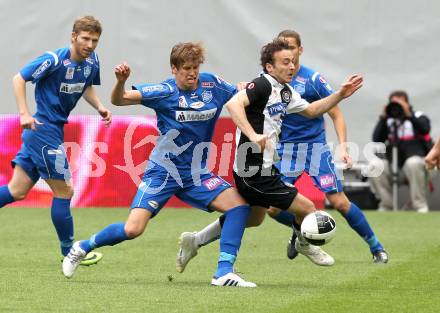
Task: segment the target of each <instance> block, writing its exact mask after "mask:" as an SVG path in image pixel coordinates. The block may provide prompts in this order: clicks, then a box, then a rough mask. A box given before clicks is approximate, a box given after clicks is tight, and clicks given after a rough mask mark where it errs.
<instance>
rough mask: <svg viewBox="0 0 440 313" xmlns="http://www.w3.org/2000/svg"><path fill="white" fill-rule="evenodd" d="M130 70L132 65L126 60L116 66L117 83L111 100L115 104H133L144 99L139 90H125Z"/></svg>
mask: <svg viewBox="0 0 440 313" xmlns="http://www.w3.org/2000/svg"><path fill="white" fill-rule="evenodd" d="M130 72H131V70H130V66H129V65H128V64H127V63H125V62H124V63H122V64H119V65H116V66H115V76H116V84H115V85H114V86H113V90H112V95H111V102H112V103H113V104H114V105H117V106H124V105H132V104H139V103H141V101H142V94H141V93H140V92H139V91H138V90H125V82H126V81H127V78H128V77H129V76H130Z"/></svg>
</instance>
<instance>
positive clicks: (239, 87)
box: [236, 82, 249, 91]
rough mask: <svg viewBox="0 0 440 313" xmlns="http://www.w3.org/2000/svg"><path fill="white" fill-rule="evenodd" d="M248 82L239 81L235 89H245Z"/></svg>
mask: <svg viewBox="0 0 440 313" xmlns="http://www.w3.org/2000/svg"><path fill="white" fill-rule="evenodd" d="M248 84H249V82H239V83H238V84H237V86H236V87H237V90H238V91H242V90H243V89H246V87H247V85H248Z"/></svg>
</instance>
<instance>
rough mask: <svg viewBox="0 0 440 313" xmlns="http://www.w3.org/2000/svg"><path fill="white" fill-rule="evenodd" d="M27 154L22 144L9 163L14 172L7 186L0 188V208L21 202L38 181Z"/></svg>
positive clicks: (38, 176)
mask: <svg viewBox="0 0 440 313" xmlns="http://www.w3.org/2000/svg"><path fill="white" fill-rule="evenodd" d="M29 153H30V152H29V150H28V149H27V148H26V146H25V145H24V144H23V145H22V146H21V149H20V151H19V152H18V153H17V155H16V156H15V159H13V160H12V161H11V165H12V167H14V172H13V174H12V178H11V180H10V181H9V183H8V185H6V186H1V187H0V208H1V207H3V206H5V205H7V204H9V203H12V202H14V201H18V200H23V199H24V198H25V197H26V195H27V194H28V193H29V191H30V190H31V189H32V187H33V186H34V185H35V183H36V182H37V181H38V180H39V179H40V175H39V173H38V171H37V169H36V167H35V164H34V162H33V161H32V159H31V157H30V154H29Z"/></svg>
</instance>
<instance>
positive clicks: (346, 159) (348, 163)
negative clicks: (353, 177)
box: [341, 150, 353, 169]
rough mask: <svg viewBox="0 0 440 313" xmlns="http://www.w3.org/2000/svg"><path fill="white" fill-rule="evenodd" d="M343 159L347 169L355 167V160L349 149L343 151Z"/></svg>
mask: <svg viewBox="0 0 440 313" xmlns="http://www.w3.org/2000/svg"><path fill="white" fill-rule="evenodd" d="M341 161H342V162H343V163H344V164H345V169H350V168H352V167H353V160H352V159H351V156H350V154H349V153H348V151H347V150H345V151H342V152H341Z"/></svg>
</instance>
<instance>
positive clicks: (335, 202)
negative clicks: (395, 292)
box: [268, 30, 388, 263]
mask: <svg viewBox="0 0 440 313" xmlns="http://www.w3.org/2000/svg"><path fill="white" fill-rule="evenodd" d="M278 37H279V38H283V39H285V40H286V41H287V42H288V43H289V46H290V47H291V48H292V50H293V51H294V54H295V75H294V77H293V79H292V81H291V83H290V85H291V86H292V87H293V88H294V90H295V91H296V92H298V93H299V94H300V95H301V97H302V98H304V99H305V100H307V101H308V102H313V101H316V100H319V99H322V98H325V97H327V96H329V95H331V94H332V93H333V89H332V88H331V87H330V85H329V84H328V83H327V81H326V80H325V79H324V78H323V77H322V76H321V74H319V73H318V72H316V71H314V70H312V69H310V68H308V67H306V66H304V65H302V64H300V57H301V54H302V52H303V47H302V45H301V37H300V35H299V34H298V33H297V32H296V31H293V30H284V31H282V32H280V33H279V34H278ZM328 114H329V115H330V117H331V118H332V120H333V124H334V126H335V130H336V134H337V136H338V140H339V143H340V148H341V158H342V161H343V162H344V163H346V165H347V166H348V167H351V162H352V161H351V158H350V155H349V153H348V151H347V146H346V141H347V134H346V125H345V121H344V117H343V114H342V111H341V110H340V109H339V107H337V106H336V107H334V108H333V109H332V110H330V111H329V112H328ZM314 153H315V154H316V155H314ZM278 154H279V156H280V158H281V160H283V159H288V160H291V161H290V162H282V161H281V162H280V163H278V164H277V167H278V169H280V171H281V172H282V173H283V174H284V175H285V177H284V181H285V182H287V183H290V184H295V182H296V181H297V179H298V178H299V177H300V176H301V175H302V173H303V172H307V173H308V174H309V175H310V177H311V178H312V179H313V181H314V184H315V186H317V187H318V188H319V189H320V190H321V191H323V192H324V193H325V194H326V197H327V199H328V201H329V202H330V204H331V205H332V206H333V207H334V208H335V209H336V210H338V212H339V213H341V214H342V216H343V217H344V218H345V219H346V220H347V222H348V224H349V225H350V227H351V228H352V229H353V230H354V231H356V232H357V233H358V235H359V236H360V237H361V238H363V239H364V240H365V242H366V243H367V244H368V246H369V248H370V251H371V253H372V255H373V261H374V262H375V263H387V262H388V254H387V252H386V251H385V250H384V248H383V246H382V244H381V243H380V242H379V240H378V239H377V238H376V236H375V234H374V232H373V230H372V229H371V227H370V225H369V223H368V221H367V219H366V217H365V216H364V214H363V213H362V211H361V210H360V208H359V207H358V206H357V205H356V204H354V203H352V202H350V200H349V199H348V198H347V196H346V195H345V193H344V192H343V189H342V183H341V181H340V179H338V177H337V174H336V173H337V171H336V168H335V165H334V163H333V158H332V155H331V152H330V150H329V148H328V146H327V142H326V137H325V129H324V118H323V116H320V117H317V118H313V119H309V118H307V117H304V116H302V115H300V114H296V113H293V114H288V115H286V117H285V118H284V120H283V124H282V129H281V136H280V146H279V148H278ZM268 214H269V215H270V216H271V217H272V218H274V219H275V220H277V221H278V222H280V223H282V224H284V225H287V226H289V227H292V223H293V219H294V216H293V215H292V214H290V213H289V212H287V211H281V210H279V209H276V208H271V209H269V210H268ZM295 239H296V235H295V232H293V235H292V239H291V240H290V241H289V244H288V246H287V255H288V257H289V258H290V259H293V258H295V257H296V255H297V254H298V253H297V249H296V248H295Z"/></svg>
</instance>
